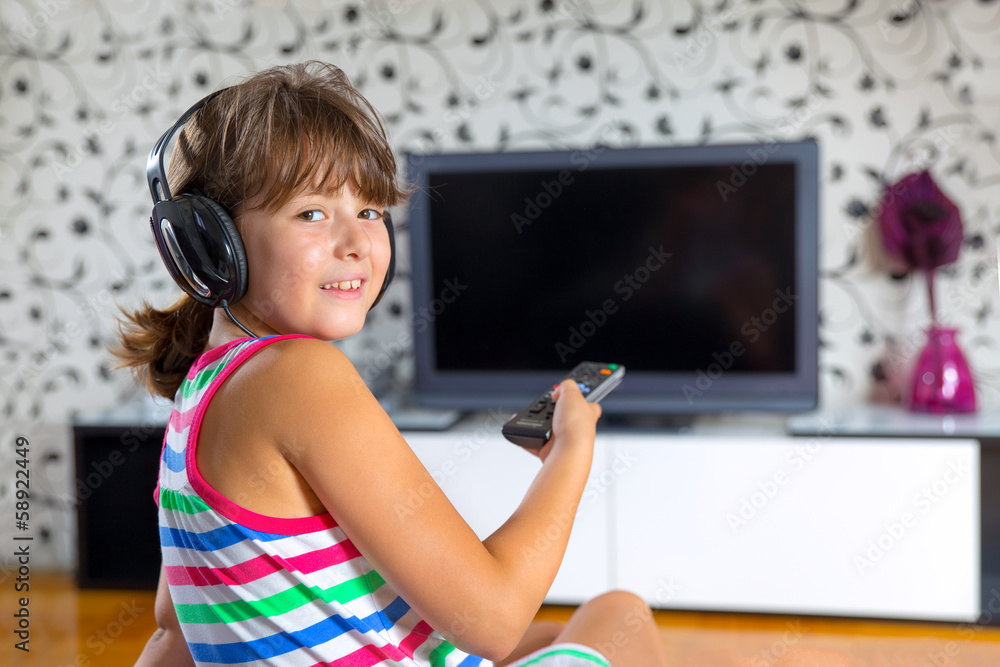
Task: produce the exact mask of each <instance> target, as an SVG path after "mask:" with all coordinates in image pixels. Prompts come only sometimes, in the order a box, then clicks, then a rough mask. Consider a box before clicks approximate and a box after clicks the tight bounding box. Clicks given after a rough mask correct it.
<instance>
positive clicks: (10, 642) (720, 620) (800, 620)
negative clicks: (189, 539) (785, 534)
mask: <svg viewBox="0 0 1000 667" xmlns="http://www.w3.org/2000/svg"><path fill="white" fill-rule="evenodd" d="M20 595H23V593H22V594H16V593H15V592H14V590H13V585H12V583H11V582H10V581H9V580H8V581H7V582H4V583H3V585H2V586H0V616H2V618H4V619H5V620H4V621H3V623H2V624H0V628H2V630H3V632H2V633H0V637H2V638H3V643H2V645H0V665H11V666H13V665H17V666H19V667H20V666H24V667H29V666H35V665H38V666H39V667H64V666H65V667H69V666H73V667H92V666H93V667H119V666H122V667H124V666H126V665H129V666H130V665H132V664H133V662H134V660H135V658H136V656H138V655H139V652H140V651H141V650H142V647H143V645H144V644H145V641H146V639H147V638H148V637H149V635H150V634H151V633H152V631H153V628H154V627H155V621H154V619H153V593H152V591H114V590H109V591H105V590H100V591H97V590H86V591H80V590H78V589H77V588H76V586H75V585H74V582H73V579H72V578H71V577H69V576H65V575H53V574H48V575H45V574H35V573H32V575H31V590H30V593H29V595H30V598H29V604H28V609H29V612H30V633H31V634H30V643H29V644H28V646H29V647H30V649H31V650H30V652H29V653H24V652H22V651H19V650H17V649H15V648H14V643H15V642H16V641H18V639H17V637H16V636H15V635H13V634H12V633H11V630H12V629H14V623H13V622H12V614H13V613H15V612H16V611H17V610H18V608H19V603H18V596H20ZM572 611H573V610H572V608H570V607H543V608H542V610H541V611H540V612H539V615H538V618H539V619H550V620H565V619H567V618H568V617H569V615H570V614H571V613H572ZM656 619H657V623H658V624H659V626H660V632H661V634H662V635H663V641H664V644H665V646H666V647H667V653H668V655H669V656H670V659H671V665H674V666H677V667H680V666H683V667H792V666H793V665H794V666H806V665H808V666H809V667H834V666H836V667H841V666H844V665H851V666H852V667H853V666H858V667H954V666H957V665H961V666H963V667H971V666H975V667H979V666H982V667H987V666H1000V628H992V627H990V628H987V627H980V626H970V625H954V624H934V623H888V622H881V621H857V620H846V619H821V618H814V617H789V616H756V615H747V614H715V613H694V612H666V611H657V612H656Z"/></svg>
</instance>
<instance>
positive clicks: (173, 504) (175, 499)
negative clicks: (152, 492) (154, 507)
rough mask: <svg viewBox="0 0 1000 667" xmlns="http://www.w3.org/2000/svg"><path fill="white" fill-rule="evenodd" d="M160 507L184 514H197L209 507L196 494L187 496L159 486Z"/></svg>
mask: <svg viewBox="0 0 1000 667" xmlns="http://www.w3.org/2000/svg"><path fill="white" fill-rule="evenodd" d="M160 507H165V508H167V509H168V510H176V511H178V512H184V513H185V514H197V513H198V512H204V511H205V510H207V509H209V507H208V504H207V503H205V501H204V500H202V499H201V498H199V497H198V496H187V495H184V494H182V493H177V492H176V491H171V490H170V489H164V488H162V487H160Z"/></svg>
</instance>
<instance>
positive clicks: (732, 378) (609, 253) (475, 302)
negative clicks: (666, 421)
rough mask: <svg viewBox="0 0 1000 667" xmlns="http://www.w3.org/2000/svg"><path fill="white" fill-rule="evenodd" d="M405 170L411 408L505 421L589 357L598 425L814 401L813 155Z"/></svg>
mask: <svg viewBox="0 0 1000 667" xmlns="http://www.w3.org/2000/svg"><path fill="white" fill-rule="evenodd" d="M408 165H409V169H410V177H411V179H412V180H413V182H414V183H415V185H416V187H417V192H416V194H415V195H414V197H413V200H412V209H411V211H410V222H409V227H410V230H411V235H412V247H413V289H414V307H415V310H416V311H417V312H423V313H425V317H423V318H422V319H421V318H420V317H418V318H416V319H415V327H414V334H415V353H416V374H415V400H416V401H417V402H420V403H424V404H429V405H439V406H448V407H457V408H470V409H471V408H479V409H481V408H487V407H495V408H497V409H513V410H516V409H517V408H518V407H520V403H523V402H524V401H527V400H530V399H531V398H533V397H534V396H535V395H537V394H538V393H540V391H541V390H542V389H543V388H544V387H545V386H547V385H548V384H549V383H551V381H552V380H553V379H558V378H559V377H560V376H561V375H562V374H564V373H565V371H567V370H568V369H570V368H572V367H573V366H574V365H576V364H577V363H579V362H580V361H585V360H594V361H606V362H616V363H620V364H624V365H625V366H626V368H627V369H628V372H627V375H626V380H625V382H624V383H623V384H622V386H621V387H620V388H619V389H617V390H616V391H615V392H614V393H613V394H612V395H611V396H609V397H608V398H607V399H605V402H604V406H605V409H606V410H610V411H612V412H625V413H627V412H636V413H649V412H654V413H655V412H662V413H699V412H706V411H717V410H734V409H773V410H788V411H791V410H799V409H808V408H810V407H814V406H815V403H816V395H817V386H816V385H817V381H816V377H817V360H816V350H817V343H816V338H817V310H816V308H817V306H816V283H817V276H816V255H817V253H816V227H817V221H816V215H817V214H816V210H817V201H816V200H817V150H816V144H815V143H814V142H811V141H810V142H801V143H795V144H779V143H771V144H752V145H739V146H733V145H729V146H697V147H666V148H646V149H630V150H615V149H608V148H596V149H592V150H589V151H555V152H545V153H496V154H462V155H435V156H408Z"/></svg>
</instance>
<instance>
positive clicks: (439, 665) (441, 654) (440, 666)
mask: <svg viewBox="0 0 1000 667" xmlns="http://www.w3.org/2000/svg"><path fill="white" fill-rule="evenodd" d="M454 650H455V647H454V646H452V645H451V644H449V643H448V642H441V643H440V644H438V647H437V648H436V649H434V650H433V651H431V654H430V655H429V656H427V658H428V659H429V660H430V661H431V667H445V664H444V661H445V658H447V657H448V654H449V653H451V652H452V651H454Z"/></svg>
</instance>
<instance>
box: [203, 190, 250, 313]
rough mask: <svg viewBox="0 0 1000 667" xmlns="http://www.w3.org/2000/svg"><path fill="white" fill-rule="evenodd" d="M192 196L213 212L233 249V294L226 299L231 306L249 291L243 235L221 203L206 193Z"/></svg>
mask: <svg viewBox="0 0 1000 667" xmlns="http://www.w3.org/2000/svg"><path fill="white" fill-rule="evenodd" d="M190 197H191V198H192V199H196V200H198V202H199V203H201V204H202V205H204V206H205V208H207V209H208V210H209V211H211V212H212V213H213V217H214V218H215V220H216V221H217V222H218V224H219V226H220V227H221V229H222V230H223V234H224V236H225V237H226V239H227V243H228V246H229V248H230V249H231V250H232V259H233V265H232V269H231V272H230V273H231V275H232V281H233V285H232V290H231V292H230V294H231V296H230V297H229V298H228V299H227V300H226V301H227V303H228V305H230V306H231V305H233V304H234V303H236V302H237V301H239V300H240V299H242V298H243V296H244V295H245V294H246V293H247V285H248V283H249V276H248V269H247V253H246V249H245V248H244V247H243V237H242V236H240V231H239V230H238V229H237V228H236V223H235V222H233V219H232V218H231V217H230V215H229V211H227V210H226V209H225V208H224V207H223V206H222V205H221V204H219V203H218V202H217V201H215V200H214V199H209V198H208V197H206V196H205V195H200V194H191V195H190Z"/></svg>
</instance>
